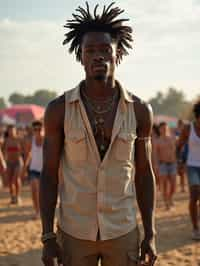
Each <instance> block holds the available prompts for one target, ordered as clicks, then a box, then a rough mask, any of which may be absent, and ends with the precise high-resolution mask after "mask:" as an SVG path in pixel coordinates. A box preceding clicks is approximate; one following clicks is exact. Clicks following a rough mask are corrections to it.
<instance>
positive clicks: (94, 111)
mask: <svg viewBox="0 0 200 266" xmlns="http://www.w3.org/2000/svg"><path fill="white" fill-rule="evenodd" d="M82 96H83V99H84V102H85V105H86V108H87V109H88V111H89V113H90V114H91V126H92V129H93V132H94V137H95V138H97V136H99V137H100V138H99V141H100V143H99V146H98V149H99V153H100V157H101V159H102V158H103V157H104V155H105V153H106V150H107V145H106V139H105V128H106V125H105V124H106V121H107V120H108V119H109V118H110V115H111V113H112V112H111V111H112V110H113V107H114V105H115V103H116V100H117V97H118V90H115V93H114V94H113V95H112V96H111V97H109V98H107V99H98V100H97V99H92V98H91V97H89V96H88V95H87V94H86V93H85V91H84V90H82Z"/></svg>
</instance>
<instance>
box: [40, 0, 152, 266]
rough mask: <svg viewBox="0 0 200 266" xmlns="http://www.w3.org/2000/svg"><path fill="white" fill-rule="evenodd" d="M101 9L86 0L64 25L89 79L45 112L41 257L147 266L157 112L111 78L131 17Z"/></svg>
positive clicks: (72, 264) (83, 264)
mask: <svg viewBox="0 0 200 266" xmlns="http://www.w3.org/2000/svg"><path fill="white" fill-rule="evenodd" d="M97 7H98V5H97V6H96V7H95V9H94V14H91V12H90V9H89V5H88V3H86V9H84V8H82V7H78V9H77V10H76V11H77V14H73V20H68V21H67V23H66V25H65V27H66V28H67V29H68V30H69V32H68V33H66V39H65V40H64V44H67V43H71V46H70V49H69V51H70V53H72V52H75V54H76V58H77V60H78V61H80V62H81V64H82V65H83V67H84V70H85V79H84V80H83V81H81V82H80V83H79V84H78V86H77V87H75V88H74V89H72V90H69V91H67V92H65V93H64V95H62V96H60V97H58V98H57V99H55V100H53V101H52V102H51V103H50V104H49V105H48V107H47V110H46V114H45V132H46V136H45V141H44V165H43V171H42V177H41V187H40V189H41V190H40V208H41V218H42V238H41V240H42V242H43V244H44V247H43V256H42V259H43V263H44V265H48V266H50V265H54V263H53V261H54V258H56V259H57V264H58V265H68V266H97V265H98V262H99V261H101V265H102V266H136V265H149V266H150V265H154V262H155V260H156V254H155V253H156V251H155V243H154V238H155V227H154V207H155V182H154V175H153V172H152V166H151V159H150V158H151V145H150V143H151V142H150V135H151V128H152V111H151V108H150V107H149V106H148V105H147V104H145V103H144V102H142V101H141V100H140V99H139V98H137V97H136V96H134V95H133V94H131V93H129V92H128V91H126V90H125V89H124V88H123V86H122V85H121V84H120V83H119V82H118V81H117V80H116V79H115V77H114V76H115V66H116V65H117V64H119V63H120V61H121V59H122V57H123V56H124V55H127V54H128V52H127V48H131V41H132V37H131V32H132V30H131V28H130V27H129V26H125V25H123V23H124V22H125V21H127V19H117V17H118V16H119V15H120V14H121V13H122V12H123V10H121V9H120V8H118V7H113V3H112V4H110V5H109V6H108V7H105V6H104V8H103V12H102V14H100V15H98V14H97ZM51 156H53V158H51ZM57 191H58V193H59V197H60V204H59V212H58V213H59V215H58V230H57V234H55V233H54V213H55V207H56V202H57ZM136 198H137V202H138V205H139V208H140V212H141V216H142V221H143V227H144V239H143V241H142V243H141V245H139V233H138V226H137V222H136V207H135V205H134V201H135V199H136ZM139 252H140V253H139Z"/></svg>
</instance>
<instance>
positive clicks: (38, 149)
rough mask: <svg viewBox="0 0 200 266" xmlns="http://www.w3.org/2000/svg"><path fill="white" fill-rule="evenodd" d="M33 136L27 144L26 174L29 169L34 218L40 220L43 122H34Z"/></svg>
mask: <svg viewBox="0 0 200 266" xmlns="http://www.w3.org/2000/svg"><path fill="white" fill-rule="evenodd" d="M32 129H33V135H32V139H31V141H29V142H27V144H26V145H27V148H26V150H27V156H26V159H25V164H24V172H26V171H27V168H28V167H29V170H28V172H29V180H30V186H31V193H32V201H33V207H34V210H35V215H34V218H35V219H37V218H39V214H40V209H39V186H40V174H41V169H42V163H43V156H42V146H43V140H44V135H43V124H42V122H41V121H38V120H37V121H34V122H33V123H32Z"/></svg>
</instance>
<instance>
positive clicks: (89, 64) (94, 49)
mask: <svg viewBox="0 0 200 266" xmlns="http://www.w3.org/2000/svg"><path fill="white" fill-rule="evenodd" d="M116 47H117V45H116V43H114V42H113V40H112V39H111V36H110V34H109V33H105V32H89V33H87V34H85V36H84V37H83V41H82V46H81V50H82V54H81V62H82V65H83V66H84V68H85V72H86V76H87V77H88V78H93V79H94V80H99V81H103V80H107V78H108V77H111V76H113V74H114V70H115V63H116Z"/></svg>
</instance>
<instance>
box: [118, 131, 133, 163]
mask: <svg viewBox="0 0 200 266" xmlns="http://www.w3.org/2000/svg"><path fill="white" fill-rule="evenodd" d="M135 139H136V135H135V134H134V133H126V132H120V133H119V134H118V136H117V138H116V143H115V146H116V147H115V157H116V159H117V160H120V161H130V160H132V159H133V154H134V142H135Z"/></svg>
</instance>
